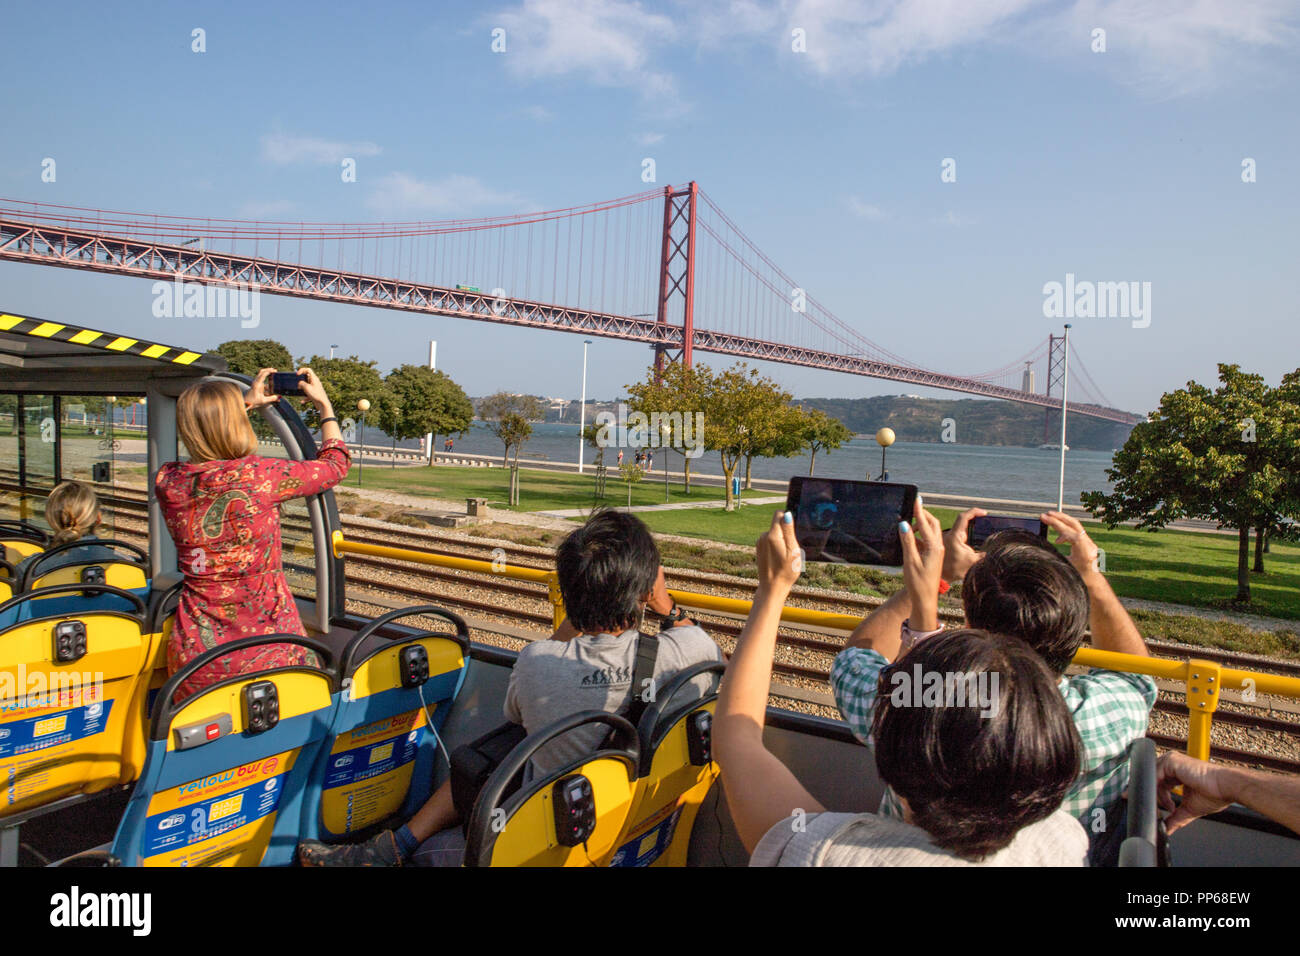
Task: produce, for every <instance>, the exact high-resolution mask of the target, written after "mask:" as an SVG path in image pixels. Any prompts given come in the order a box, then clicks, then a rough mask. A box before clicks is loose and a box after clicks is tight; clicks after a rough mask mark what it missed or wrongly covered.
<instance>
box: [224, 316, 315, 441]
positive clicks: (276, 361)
mask: <svg viewBox="0 0 1300 956" xmlns="http://www.w3.org/2000/svg"><path fill="white" fill-rule="evenodd" d="M217 354H218V355H220V356H221V357H222V358H224V359H225V360H226V365H227V366H228V367H229V368H230V371H232V372H235V373H236V374H238V375H247V376H248V377H249V378H255V377H256V376H257V373H258V372H260V371H261V370H262V369H264V368H273V369H275V370H276V371H277V372H291V371H295V370H297V368H298V366H296V365H295V364H294V362H293V355H292V354H290V352H289V350H288V349H287V348H285V347H284V346H283V345H281V344H280V343H279V342H277V341H276V340H275V339H231V340H230V341H229V342H222V343H221V344H220V345H218V346H217ZM249 421H251V422H252V423H253V431H254V432H256V433H257V437H258V438H273V437H275V430H274V429H273V428H271V424H270V422H268V421H267V420H266V419H265V418H263V417H262V414H261V413H260V412H259V413H257V414H255V415H250V416H249Z"/></svg>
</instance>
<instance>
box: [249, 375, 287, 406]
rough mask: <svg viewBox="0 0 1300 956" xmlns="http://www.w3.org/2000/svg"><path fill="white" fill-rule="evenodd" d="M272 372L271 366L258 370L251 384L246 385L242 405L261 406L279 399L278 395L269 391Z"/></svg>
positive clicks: (272, 403)
mask: <svg viewBox="0 0 1300 956" xmlns="http://www.w3.org/2000/svg"><path fill="white" fill-rule="evenodd" d="M274 372H275V369H273V368H264V369H260V370H259V371H258V373H257V377H256V378H254V379H253V384H252V385H250V386H248V392H247V393H245V395H244V405H245V406H246V407H247V408H249V409H254V408H262V407H263V406H266V405H274V404H275V403H276V402H278V401H279V400H280V396H279V395H276V394H275V393H274V392H272V391H271V375H272V374H273V373H274Z"/></svg>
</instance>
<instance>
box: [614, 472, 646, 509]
mask: <svg viewBox="0 0 1300 956" xmlns="http://www.w3.org/2000/svg"><path fill="white" fill-rule="evenodd" d="M644 475H645V472H643V471H642V470H641V466H640V465H637V464H634V463H632V462H627V463H626V464H622V465H619V466H618V477H619V480H620V481H622V482H623V483H624V484H626V485H627V506H628V507H629V508H631V507H632V486H633V485H635V484H636V483H637V482H638V481H640V480H641V478H642V477H643V476H644Z"/></svg>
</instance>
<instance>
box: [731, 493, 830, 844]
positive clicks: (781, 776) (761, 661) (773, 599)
mask: <svg viewBox="0 0 1300 956" xmlns="http://www.w3.org/2000/svg"><path fill="white" fill-rule="evenodd" d="M757 558H758V582H759V583H758V590H757V591H756V592H755V594H754V605H753V608H752V610H751V611H750V613H749V618H748V620H746V622H745V627H744V629H743V630H741V632H740V638H739V639H738V640H737V642H736V650H735V652H734V653H733V654H732V655H731V662H730V663H729V664H728V665H727V672H726V674H725V675H724V676H723V678H722V688H721V691H720V693H719V695H718V704H717V711H716V713H715V715H714V718H713V744H714V752H715V754H716V756H717V760H718V765H719V766H720V767H721V768H722V783H723V786H724V788H725V791H726V795H727V806H728V807H729V808H730V810H731V818H732V821H733V822H734V823H735V825H736V832H737V833H738V834H739V835H740V839H741V842H742V843H744V844H745V849H746V850H748V851H749V852H751V853H752V852H753V851H754V848H755V847H756V846H758V843H759V841H760V840H761V839H762V838H763V834H765V833H767V831H768V830H770V829H772V827H774V826H776V825H777V824H778V823H780V822H781V821H782V820H790V819H791V817H792V815H793V814H794V813H795V811H797V810H802V811H804V812H805V813H820V812H821V811H822V810H823V809H824V808H823V807H822V806H821V804H819V803H818V802H817V801H816V800H815V799H814V798H813V796H812V794H810V793H809V792H808V791H807V790H806V789H804V787H803V785H802V784H801V783H799V781H798V780H797V779H795V776H794V774H793V773H791V772H790V769H789V768H788V767H786V765H785V764H783V763H781V761H780V760H778V759H777V758H776V756H775V755H773V754H772V753H771V752H769V751H768V749H767V748H766V747H765V746H764V745H763V725H764V722H765V721H766V719H767V698H768V694H769V691H770V690H771V682H772V657H773V655H774V654H775V652H776V631H777V626H778V625H779V624H780V621H781V609H782V608H783V607H784V606H785V599H786V597H787V596H788V595H789V593H790V589H791V587H793V586H794V582H795V581H796V580H797V579H798V577H799V573H800V572H801V571H802V570H803V555H802V554H801V553H800V551H799V546H798V544H797V543H796V542H795V537H794V525H793V523H792V519H791V517H790V514H789V512H786V513H785V514H784V515H783V514H782V513H781V512H777V513H776V516H775V517H774V518H773V519H772V527H771V528H770V529H769V530H768V532H767V534H765V535H763V537H761V538H759V539H758V545H757Z"/></svg>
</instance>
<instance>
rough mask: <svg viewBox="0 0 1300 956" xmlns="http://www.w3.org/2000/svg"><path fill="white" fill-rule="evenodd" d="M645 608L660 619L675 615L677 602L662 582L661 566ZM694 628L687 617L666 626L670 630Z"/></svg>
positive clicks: (662, 571)
mask: <svg viewBox="0 0 1300 956" xmlns="http://www.w3.org/2000/svg"><path fill="white" fill-rule="evenodd" d="M645 606H646V609H647V610H650V611H653V612H654V613H655V614H657V615H659V616H660V617H661V618H663V617H668V615H670V614H676V613H677V602H676V601H674V600H673V597H672V595H671V594H669V593H668V585H667V583H666V582H665V581H664V569H663V566H662V565H660V567H659V574H658V575H657V576H656V577H655V586H654V589H653V590H652V591H651V592H650V597H649V598H648V599H647V600H646V605H645ZM694 626H695V621H693V620H692V619H691V618H689V617H683V618H681V619H679V620H676V621H673V622H672V623H671V624H669V625H668V628H669V629H670V630H671V629H672V628H674V627H694Z"/></svg>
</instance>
